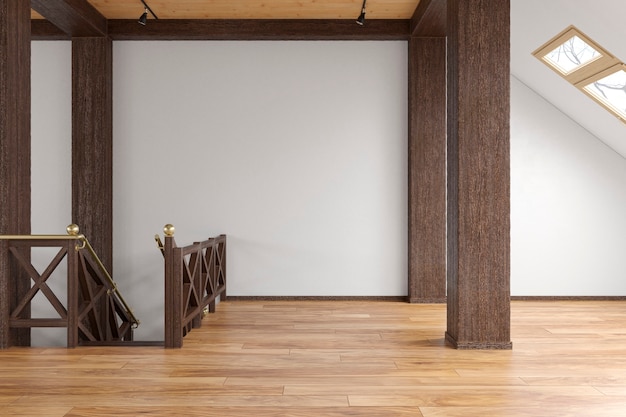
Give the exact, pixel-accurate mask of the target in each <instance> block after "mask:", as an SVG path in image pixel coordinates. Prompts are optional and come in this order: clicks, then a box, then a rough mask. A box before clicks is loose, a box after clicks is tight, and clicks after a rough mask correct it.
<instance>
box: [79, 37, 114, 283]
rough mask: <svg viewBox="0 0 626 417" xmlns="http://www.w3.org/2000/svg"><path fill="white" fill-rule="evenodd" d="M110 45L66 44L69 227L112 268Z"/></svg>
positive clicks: (94, 41) (100, 40)
mask: <svg viewBox="0 0 626 417" xmlns="http://www.w3.org/2000/svg"><path fill="white" fill-rule="evenodd" d="M112 50H113V43H112V41H111V40H110V39H109V38H107V37H94V38H73V39H72V221H73V222H74V223H76V224H78V225H79V226H80V229H81V233H83V234H85V236H87V238H88V239H89V241H90V242H91V245H92V246H93V248H94V249H95V250H96V253H97V254H98V256H99V257H100V259H101V260H102V262H103V264H104V266H105V267H106V268H107V270H108V271H109V272H112V267H113V221H112V219H113V116H112V113H113V88H112V85H113V83H112V79H113V63H112V62H113V59H112Z"/></svg>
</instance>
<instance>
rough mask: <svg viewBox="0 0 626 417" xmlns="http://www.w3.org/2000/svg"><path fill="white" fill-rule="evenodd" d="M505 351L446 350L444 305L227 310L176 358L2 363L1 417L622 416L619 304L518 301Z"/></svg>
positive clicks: (27, 356) (119, 355)
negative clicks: (510, 339)
mask: <svg viewBox="0 0 626 417" xmlns="http://www.w3.org/2000/svg"><path fill="white" fill-rule="evenodd" d="M511 322H512V339H513V350H502V351H498V350H496V351H471V350H469V351H468V350H455V349H452V348H450V347H448V346H446V345H445V344H444V332H445V323H446V311H445V305H442V304H437V305H431V304H406V303H401V302H390V301H302V300H296V301H263V300H255V301H228V302H222V303H220V305H219V307H218V309H217V312H216V313H214V314H211V315H209V316H208V317H206V318H205V319H204V320H203V323H202V327H201V328H198V329H194V330H193V331H192V332H191V333H190V334H189V335H188V336H187V337H186V338H185V340H184V347H183V348H182V349H172V350H166V349H163V348H161V347H156V346H141V347H79V348H76V349H71V350H70V349H64V348H41V347H37V348H11V349H8V350H4V351H0V415H2V416H7V417H9V416H42V417H61V416H66V417H70V416H71V417H79V416H80V417H103V416H118V417H126V416H190V417H193V416H221V417H228V416H231V417H239V416H242V417H243V416H246V417H249V416H254V417H277V416H293V417H309V416H315V417H320V416H321V417H341V416H363V417H373V416H380V417H396V416H398V417H405V416H412V417H420V416H423V417H457V416H458V417H461V416H463V417H467V416H481V417H485V416H497V417H499V416H503V417H504V416H506V417H518V416H532V417H538V416H539V417H541V416H545V417H561V416H594V417H606V416H611V417H613V416H614V417H623V416H626V326H625V324H626V302H625V301H514V302H513V303H512V317H511Z"/></svg>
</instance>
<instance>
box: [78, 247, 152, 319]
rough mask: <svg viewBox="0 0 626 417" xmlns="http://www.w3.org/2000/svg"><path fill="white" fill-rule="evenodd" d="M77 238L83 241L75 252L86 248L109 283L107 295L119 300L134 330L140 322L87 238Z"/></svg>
mask: <svg viewBox="0 0 626 417" xmlns="http://www.w3.org/2000/svg"><path fill="white" fill-rule="evenodd" d="M79 238H81V240H82V241H83V246H82V247H78V246H77V247H76V250H81V249H83V248H87V251H89V254H90V255H91V256H92V257H93V259H94V260H95V261H96V264H97V265H98V268H100V272H102V273H103V274H104V277H105V278H106V279H107V281H108V282H109V285H111V287H112V289H110V290H108V291H107V293H108V294H111V293H113V292H114V293H115V295H116V296H117V298H118V299H119V300H120V303H122V306H124V309H125V310H126V313H127V314H128V316H129V317H130V319H131V320H132V322H133V323H132V327H133V329H136V328H137V327H138V326H139V325H140V324H141V321H140V320H139V319H138V318H137V317H136V316H135V314H134V313H133V310H132V309H131V308H130V306H129V305H128V304H127V303H126V300H125V299H124V297H122V294H121V293H120V292H119V289H118V288H117V283H116V282H115V281H113V278H111V275H110V274H109V271H107V269H106V267H105V266H104V264H103V263H102V261H101V260H100V258H99V257H98V255H97V254H96V251H94V250H93V247H92V246H91V244H90V243H89V240H87V238H86V237H85V236H84V235H79Z"/></svg>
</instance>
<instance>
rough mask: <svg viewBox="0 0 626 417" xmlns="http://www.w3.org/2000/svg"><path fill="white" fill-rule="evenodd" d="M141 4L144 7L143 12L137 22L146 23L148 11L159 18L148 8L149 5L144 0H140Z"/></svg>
mask: <svg viewBox="0 0 626 417" xmlns="http://www.w3.org/2000/svg"><path fill="white" fill-rule="evenodd" d="M140 1H141V4H143V7H144V12H143V14H142V15H141V17H140V18H139V24H140V25H143V26H145V25H146V23H148V12H150V14H151V15H152V16H153V17H154V18H155V19H156V20H159V18H158V17H157V15H155V14H154V12H153V11H152V9H151V8H150V6H148V5H147V4H146V2H145V1H144V0H140Z"/></svg>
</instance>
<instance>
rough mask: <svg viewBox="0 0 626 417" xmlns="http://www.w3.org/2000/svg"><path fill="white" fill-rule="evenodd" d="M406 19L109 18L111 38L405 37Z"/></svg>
mask: <svg viewBox="0 0 626 417" xmlns="http://www.w3.org/2000/svg"><path fill="white" fill-rule="evenodd" d="M409 23H410V22H409V20H397V19H394V20H382V19H379V20H376V19H371V20H368V21H367V22H366V23H365V25H364V26H359V25H357V24H356V23H355V21H354V20H330V19H239V20H237V19H234V20H233V19H197V20H196V19H170V20H166V19H159V20H149V21H148V24H147V25H146V26H142V25H140V24H138V23H137V21H136V20H129V19H124V20H109V27H108V34H109V36H110V37H111V39H113V40H407V39H408V38H409Z"/></svg>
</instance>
